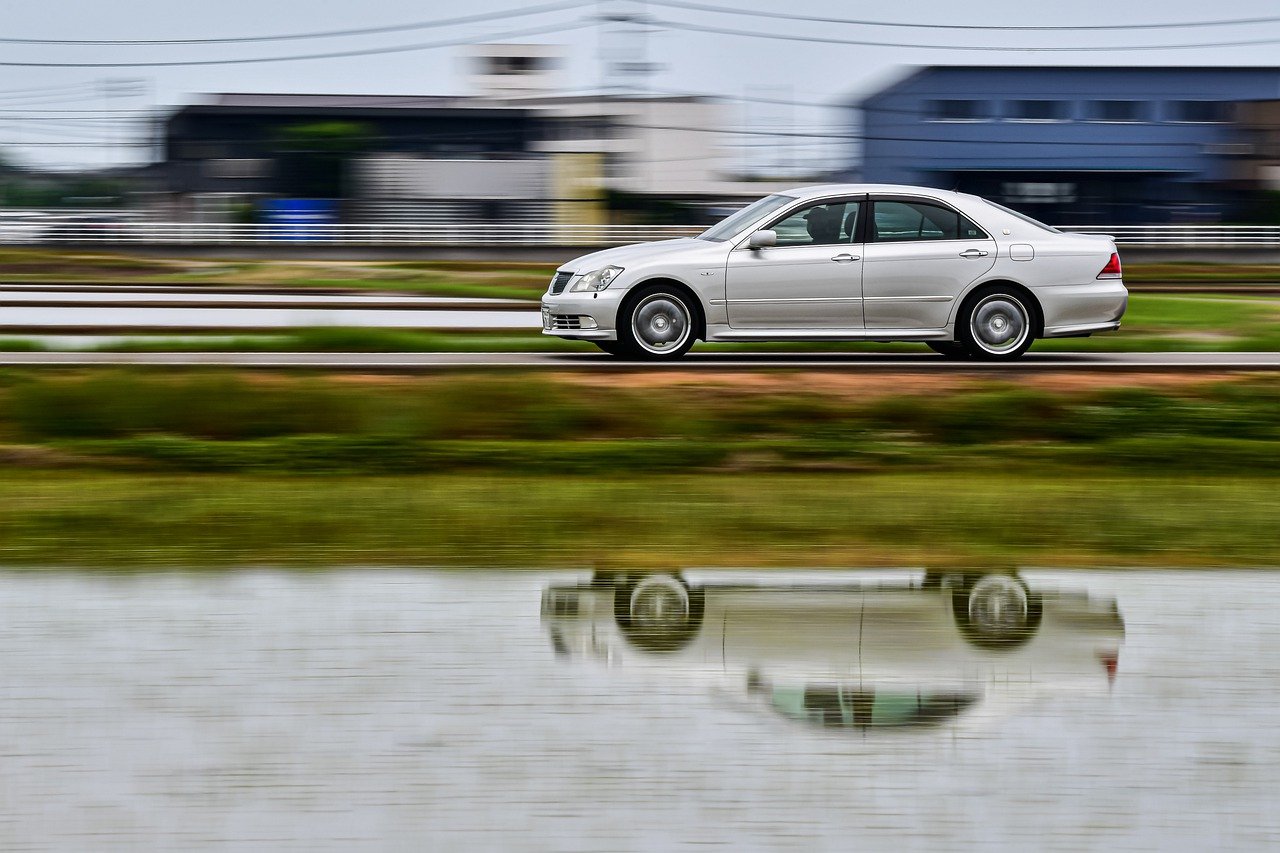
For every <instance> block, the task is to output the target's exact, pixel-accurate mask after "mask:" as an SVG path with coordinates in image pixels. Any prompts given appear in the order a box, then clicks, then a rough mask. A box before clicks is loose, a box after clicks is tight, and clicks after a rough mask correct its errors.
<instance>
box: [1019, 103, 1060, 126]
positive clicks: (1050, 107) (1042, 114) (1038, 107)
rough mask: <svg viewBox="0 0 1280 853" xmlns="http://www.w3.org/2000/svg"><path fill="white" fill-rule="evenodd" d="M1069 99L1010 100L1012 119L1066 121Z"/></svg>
mask: <svg viewBox="0 0 1280 853" xmlns="http://www.w3.org/2000/svg"><path fill="white" fill-rule="evenodd" d="M1068 106H1069V104H1068V102H1067V101H1010V102H1009V120H1010V121H1066V120H1067V119H1069V118H1070V112H1069V110H1068V109H1067V107H1068Z"/></svg>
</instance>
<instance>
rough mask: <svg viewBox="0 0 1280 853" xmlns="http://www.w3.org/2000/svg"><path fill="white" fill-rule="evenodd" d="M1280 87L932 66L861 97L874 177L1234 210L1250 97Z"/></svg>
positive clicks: (1069, 204) (1078, 204) (1081, 211)
mask: <svg viewBox="0 0 1280 853" xmlns="http://www.w3.org/2000/svg"><path fill="white" fill-rule="evenodd" d="M1276 98H1280V68H1217V67H1212V68H1211V67H1204V68H1196V67H1176V68H1174V67H1146V68H1143V67H1070V66H1065V67H1064V66H1054V67H1045V66H1035V67H988V66H930V67H926V68H920V69H917V70H915V71H913V72H911V73H910V74H909V75H907V76H906V77H905V78H904V79H902V80H900V81H898V82H897V83H894V84H893V85H891V86H889V87H887V88H885V89H883V90H881V91H880V92H877V93H876V94H874V95H872V96H870V97H868V98H865V99H863V100H862V101H861V103H858V104H851V106H852V107H854V109H855V110H856V116H855V119H854V122H853V124H854V128H855V130H854V132H855V134H857V135H858V136H861V137H864V143H863V146H862V157H861V160H862V162H861V173H862V175H863V177H864V179H865V180H868V181H875V182H885V183H906V184H920V185H926V186H934V187H941V188H946V189H959V190H961V191H965V192H972V193H977V194H979V195H983V196H986V197H988V198H991V199H993V200H995V201H999V202H1002V203H1004V204H1007V205H1010V206H1012V207H1016V208H1018V209H1021V210H1026V211H1027V212H1028V213H1031V214H1032V215H1035V216H1037V217H1038V218H1040V219H1043V220H1045V221H1048V222H1051V223H1057V224H1107V223H1114V224H1128V223H1145V222H1179V221H1213V220H1217V219H1221V218H1224V217H1229V216H1231V215H1232V213H1233V211H1234V210H1235V208H1236V207H1237V206H1238V204H1239V203H1240V201H1241V199H1242V198H1243V197H1245V196H1246V195H1247V189H1248V188H1247V187H1246V186H1244V185H1242V183H1241V181H1240V175H1241V170H1240V168H1239V163H1238V160H1239V158H1240V157H1242V156H1244V155H1245V154H1246V153H1247V152H1248V143H1249V140H1250V138H1251V133H1250V132H1249V131H1248V130H1247V129H1246V128H1245V127H1244V126H1243V125H1242V124H1241V121H1240V116H1241V114H1242V112H1243V106H1242V104H1243V103H1244V102H1253V101H1260V100H1274V99H1276Z"/></svg>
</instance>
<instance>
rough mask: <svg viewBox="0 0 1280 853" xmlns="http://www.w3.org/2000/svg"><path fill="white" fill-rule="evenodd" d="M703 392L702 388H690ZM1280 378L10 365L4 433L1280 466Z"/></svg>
mask: <svg viewBox="0 0 1280 853" xmlns="http://www.w3.org/2000/svg"><path fill="white" fill-rule="evenodd" d="M692 401H696V402H692ZM1278 414H1280V379H1277V378H1275V377H1264V378H1258V379H1253V380H1250V381H1234V382H1225V383H1219V384H1202V385H1198V386H1194V387H1192V388H1189V389H1185V390H1181V391H1177V392H1170V391H1153V390H1144V389H1141V388H1126V387H1120V388H1115V387H1112V388H1106V389H1102V390H1095V391H1083V392H1072V393H1065V392H1049V391H1044V390H1037V389H1034V388H1028V387H1023V386H1018V385H1010V384H1002V383H991V382H982V381H977V380H973V381H969V382H968V383H967V384H965V385H962V386H960V387H959V388H952V389H948V390H931V391H922V392H917V393H898V394H884V393H880V394H878V395H875V396H867V395H865V394H861V395H860V394H856V393H847V394H819V393H815V392H810V391H805V390H803V389H799V388H798V389H795V390H792V391H787V392H782V393H778V392H776V391H769V392H764V391H760V390H757V389H754V388H753V387H752V385H751V384H750V383H748V384H746V385H737V384H734V383H732V382H715V381H710V382H708V383H704V384H703V386H702V387H700V388H689V387H683V386H679V385H676V386H666V387H650V388H627V387H593V386H590V385H586V386H584V385H579V384H575V383H574V382H572V381H567V380H559V379H554V378H549V377H547V376H546V375H538V374H522V373H514V374H488V373H479V374H474V375H467V374H463V375H448V376H429V377H420V378H395V379H385V380H378V381H376V382H368V381H359V382H356V381H352V380H351V379H350V378H347V377H341V376H338V377H317V376H302V377H299V376H293V375H274V376H254V375H249V374H237V373H234V372H227V371H200V370H193V371H174V372H167V373H163V374H157V373H154V372H148V371H145V370H107V371H102V370H82V371H72V372H70V373H64V374H50V373H42V372H37V371H11V372H10V373H8V374H0V442H7V443H8V444H9V445H11V447H13V448H32V447H37V448H44V449H46V450H49V451H53V452H55V455H56V454H62V455H64V456H65V457H66V458H69V459H73V460H75V464H77V465H82V466H97V467H114V468H120V467H125V468H153V469H160V470H170V471H237V472H288V471H294V472H305V473H315V472H329V473H335V472H336V473H404V474H421V473H433V472H439V471H453V470H488V471H522V470H524V471H540V470H554V471H565V472H568V471H575V472H581V473H593V472H599V473H602V474H605V475H610V474H612V473H614V472H619V471H623V472H625V471H653V472H680V471H688V470H721V471H723V470H757V471H768V470H803V469H812V468H815V467H819V468H825V469H829V470H836V469H839V470H860V471H885V470H896V469H902V468H931V469H963V470H974V471H978V470H989V469H991V468H993V467H994V468H1002V467H1009V466H1021V467H1022V468H1024V469H1031V468H1035V467H1037V466H1045V465H1075V466H1080V465H1083V466H1091V465H1101V466H1104V467H1108V468H1120V469H1124V470H1127V471H1131V472H1135V473H1138V474H1147V473H1150V472H1152V471H1175V470H1177V471H1187V472H1205V471H1214V472H1220V473H1232V472H1249V473H1263V472H1270V471H1278V470H1280V454H1276V453H1275V452H1274V449H1275V447H1276V446H1277V443H1278V442H1280V417H1277V415H1278Z"/></svg>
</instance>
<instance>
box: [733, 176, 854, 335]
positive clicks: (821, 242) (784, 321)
mask: <svg viewBox="0 0 1280 853" xmlns="http://www.w3.org/2000/svg"><path fill="white" fill-rule="evenodd" d="M865 207H866V205H865V203H864V201H863V199H862V198H861V197H858V198H840V199H825V200H823V201H819V202H815V203H813V204H808V205H803V206H801V207H800V208H799V209H796V210H793V211H790V212H788V213H785V214H783V215H782V216H780V217H779V218H778V219H776V220H774V222H773V223H772V224H770V225H768V226H766V228H767V229H768V230H772V231H774V232H775V233H776V234H777V235H778V242H777V245H776V246H772V247H769V248H765V249H749V248H747V247H746V245H745V243H744V244H743V245H742V246H740V247H738V248H736V249H734V250H733V251H731V252H730V253H729V261H728V268H727V270H726V279H725V294H726V299H727V301H728V308H729V325H730V326H732V327H733V328H735V329H792V330H796V329H859V330H860V329H861V328H862V245H861V244H860V243H858V242H857V239H858V233H859V231H858V228H859V222H858V219H859V217H860V216H861V215H862V212H863V210H864V209H865Z"/></svg>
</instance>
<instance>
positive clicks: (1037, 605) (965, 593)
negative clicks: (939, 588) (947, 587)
mask: <svg viewBox="0 0 1280 853" xmlns="http://www.w3.org/2000/svg"><path fill="white" fill-rule="evenodd" d="M951 608H952V612H953V613H954V614H955V620H956V627H957V628H958V629H959V630H960V634H961V635H962V636H963V637H964V638H965V640H967V641H968V642H969V643H970V644H971V645H974V646H977V647H978V648H982V649H991V650H1000V649H1014V648H1017V647H1018V646H1021V645H1023V644H1024V643H1026V642H1027V641H1028V640H1030V639H1031V638H1032V637H1033V636H1034V635H1035V633H1036V631H1037V630H1038V629H1039V627H1040V620H1041V617H1042V616H1043V613H1044V611H1043V607H1042V604H1041V601H1040V596H1038V595H1036V594H1034V593H1033V592H1032V591H1031V589H1030V588H1029V587H1028V586H1027V584H1026V581H1024V580H1023V579H1022V578H1020V577H1018V575H1017V574H1016V573H1013V572H993V573H988V574H973V575H965V576H964V578H963V580H962V581H961V583H960V584H959V585H953V586H952V587H951Z"/></svg>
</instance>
